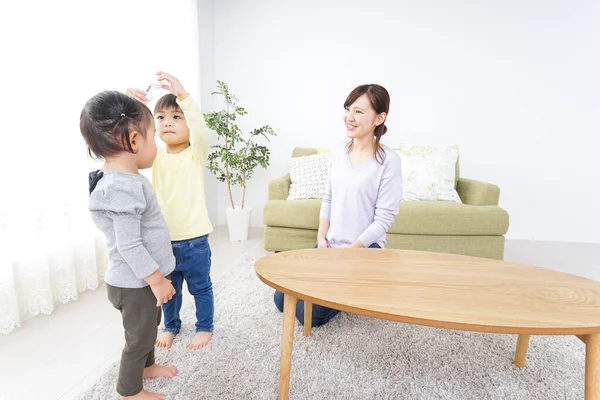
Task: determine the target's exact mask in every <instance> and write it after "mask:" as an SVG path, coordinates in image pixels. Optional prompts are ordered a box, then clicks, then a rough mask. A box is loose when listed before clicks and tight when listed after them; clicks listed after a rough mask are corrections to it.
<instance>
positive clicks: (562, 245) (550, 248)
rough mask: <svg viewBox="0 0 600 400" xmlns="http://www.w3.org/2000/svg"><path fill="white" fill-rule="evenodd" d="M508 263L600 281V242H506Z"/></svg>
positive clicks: (505, 248)
mask: <svg viewBox="0 0 600 400" xmlns="http://www.w3.org/2000/svg"><path fill="white" fill-rule="evenodd" d="M504 260H505V261H512V262H518V263H522V264H528V265H536V266H538V267H544V268H549V269H553V270H556V271H561V272H566V273H569V274H574V275H579V276H583V277H586V278H590V279H594V280H597V281H600V243H569V242H550V241H536V240H521V239H506V243H505V247H504Z"/></svg>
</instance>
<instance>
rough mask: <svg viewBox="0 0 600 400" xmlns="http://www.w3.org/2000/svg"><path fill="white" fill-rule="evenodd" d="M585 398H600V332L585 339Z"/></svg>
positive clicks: (594, 399)
mask: <svg viewBox="0 0 600 400" xmlns="http://www.w3.org/2000/svg"><path fill="white" fill-rule="evenodd" d="M585 400H600V333H592V334H589V335H587V337H586V340H585Z"/></svg>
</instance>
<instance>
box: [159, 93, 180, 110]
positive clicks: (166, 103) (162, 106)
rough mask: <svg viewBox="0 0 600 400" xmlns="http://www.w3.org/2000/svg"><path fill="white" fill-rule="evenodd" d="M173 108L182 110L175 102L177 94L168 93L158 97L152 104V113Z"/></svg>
mask: <svg viewBox="0 0 600 400" xmlns="http://www.w3.org/2000/svg"><path fill="white" fill-rule="evenodd" d="M173 109H175V111H182V110H181V107H179V104H177V96H175V95H174V94H172V93H168V94H165V95H164V96H163V97H161V98H160V99H158V101H157V102H156V105H155V106H154V114H156V113H157V112H159V111H167V110H173Z"/></svg>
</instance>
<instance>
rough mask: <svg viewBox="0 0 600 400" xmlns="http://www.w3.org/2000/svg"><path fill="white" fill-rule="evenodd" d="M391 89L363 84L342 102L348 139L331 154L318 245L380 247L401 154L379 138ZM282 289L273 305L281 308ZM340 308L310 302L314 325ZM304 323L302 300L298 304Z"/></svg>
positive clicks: (390, 218) (395, 199)
mask: <svg viewBox="0 0 600 400" xmlns="http://www.w3.org/2000/svg"><path fill="white" fill-rule="evenodd" d="M389 107H390V95H389V94H388V92H387V90H386V89H385V88H384V87H382V86H379V85H375V84H369V85H361V86H358V87H357V88H356V89H354V90H353V91H352V92H351V93H350V94H349V95H348V98H347V99H346V102H345V103H344V110H345V112H344V123H345V125H346V134H347V136H348V137H349V138H350V142H349V143H348V145H347V146H346V149H345V152H344V153H343V154H342V155H340V156H338V157H332V159H331V170H330V175H329V178H330V179H329V187H328V190H327V192H326V193H325V196H324V197H323V202H322V204H321V212H320V220H319V231H318V233H317V247H319V248H326V247H354V248H364V247H368V248H382V247H383V246H384V244H385V237H386V233H387V230H388V229H389V228H390V226H391V225H392V223H393V222H394V217H395V216H396V214H398V204H399V203H400V200H401V199H402V174H401V170H400V156H399V155H398V153H397V152H396V151H395V150H393V149H391V148H390V147H388V146H384V145H382V144H380V141H381V137H382V136H383V135H384V134H385V133H386V132H387V127H386V126H385V120H386V118H387V115H388V113H389ZM283 298H284V296H283V293H281V292H278V291H277V292H275V305H276V306H277V308H278V309H279V311H282V312H283ZM337 313H339V310H335V309H331V308H328V307H323V306H319V305H316V304H313V310H312V326H320V325H323V324H326V323H327V322H329V320H330V319H331V318H333V317H334V316H335V315H336V314H337ZM296 317H297V319H298V321H300V323H301V324H303V323H304V301H302V300H299V301H298V304H297V306H296Z"/></svg>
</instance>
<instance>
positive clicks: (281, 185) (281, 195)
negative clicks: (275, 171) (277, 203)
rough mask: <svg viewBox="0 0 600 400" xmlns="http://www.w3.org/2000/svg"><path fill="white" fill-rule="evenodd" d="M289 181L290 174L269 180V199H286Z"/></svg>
mask: <svg viewBox="0 0 600 400" xmlns="http://www.w3.org/2000/svg"><path fill="white" fill-rule="evenodd" d="M291 183H292V181H291V180H290V174H286V175H284V176H282V177H281V178H277V179H273V180H272V181H269V200H287V198H288V194H289V192H290V184H291Z"/></svg>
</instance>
